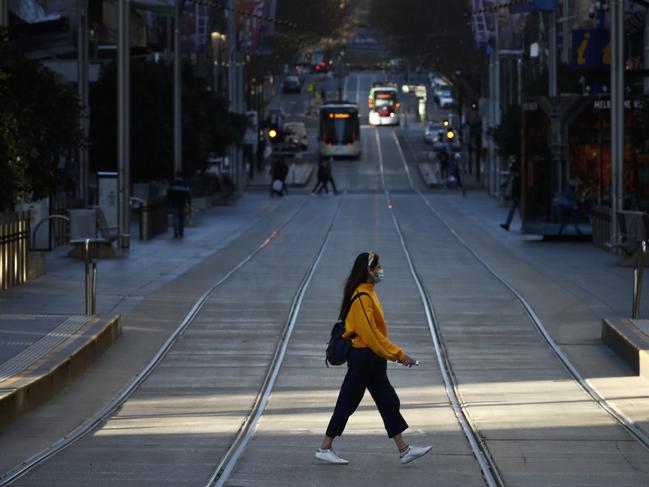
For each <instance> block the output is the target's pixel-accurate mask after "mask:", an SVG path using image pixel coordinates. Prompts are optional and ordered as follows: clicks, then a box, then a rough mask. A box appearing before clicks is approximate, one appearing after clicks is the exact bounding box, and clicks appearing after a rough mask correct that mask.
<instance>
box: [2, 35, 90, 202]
mask: <svg viewBox="0 0 649 487" xmlns="http://www.w3.org/2000/svg"><path fill="white" fill-rule="evenodd" d="M80 112H81V107H80V104H79V100H78V97H77V95H76V93H75V91H74V90H73V89H72V88H71V87H70V86H68V85H67V84H66V83H65V82H63V81H61V80H60V79H59V78H58V77H57V76H56V75H55V74H54V73H53V72H51V71H50V70H48V69H47V68H45V67H44V66H43V65H41V64H40V63H38V62H37V61H32V60H30V59H27V58H26V57H25V56H24V55H23V54H22V53H21V52H20V51H18V50H17V49H15V48H13V47H12V46H11V45H10V44H9V43H8V42H7V41H6V35H4V34H3V33H1V32H0V181H2V191H1V192H0V210H11V209H13V206H14V204H15V203H16V201H17V199H18V198H26V197H29V196H31V197H33V198H34V199H39V198H42V197H44V196H47V195H48V194H50V193H52V192H54V191H55V190H56V189H57V186H58V184H59V182H60V174H59V171H58V166H59V158H60V157H61V156H65V155H71V154H72V153H73V151H74V150H76V149H78V148H79V147H81V145H82V143H83V137H82V133H81V130H80V126H79V115H80Z"/></svg>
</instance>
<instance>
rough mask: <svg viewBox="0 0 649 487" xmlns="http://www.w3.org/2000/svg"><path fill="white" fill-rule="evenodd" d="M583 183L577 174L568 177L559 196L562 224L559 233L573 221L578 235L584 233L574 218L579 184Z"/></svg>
mask: <svg viewBox="0 0 649 487" xmlns="http://www.w3.org/2000/svg"><path fill="white" fill-rule="evenodd" d="M580 183H581V178H580V177H579V176H576V177H574V178H570V177H568V180H567V181H566V185H565V187H564V188H563V191H562V193H561V198H559V210H561V224H560V225H559V235H561V234H562V233H563V229H564V228H565V226H566V225H569V224H570V223H572V224H573V225H574V227H575V231H576V232H577V235H582V233H581V230H580V229H579V225H578V224H577V219H576V218H575V219H573V211H574V210H575V208H576V207H577V186H578V185H579V184H580Z"/></svg>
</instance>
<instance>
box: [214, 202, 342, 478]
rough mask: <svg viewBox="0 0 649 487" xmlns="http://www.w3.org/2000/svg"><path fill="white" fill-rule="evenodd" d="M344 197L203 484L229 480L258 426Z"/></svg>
mask: <svg viewBox="0 0 649 487" xmlns="http://www.w3.org/2000/svg"><path fill="white" fill-rule="evenodd" d="M343 200H344V195H343V196H342V197H341V198H340V200H339V201H338V206H337V208H336V211H335V213H334V215H333V217H332V219H331V222H330V223H329V226H328V228H327V232H326V234H325V237H324V239H323V241H322V244H321V245H320V248H319V249H318V252H317V254H316V256H315V258H314V260H313V263H312V265H311V267H310V269H309V270H308V272H307V273H306V275H305V276H304V279H303V280H302V282H301V283H300V285H299V286H298V290H297V292H296V293H295V296H294V298H293V302H292V303H291V307H290V310H289V314H288V318H287V320H286V324H285V326H284V329H283V330H282V334H281V337H280V340H279V342H278V345H277V348H276V349H275V353H274V355H273V359H272V360H271V363H270V365H269V367H268V372H267V374H266V376H265V377H264V381H263V383H262V386H261V388H260V391H259V394H258V396H257V398H256V400H255V404H254V405H253V407H252V409H251V411H250V414H249V415H248V419H247V420H246V421H245V422H244V424H243V425H242V428H241V429H240V430H239V432H238V434H237V437H236V438H235V440H234V441H233V442H232V445H231V446H230V448H229V449H228V451H227V453H226V454H225V456H224V457H223V458H222V459H221V461H220V462H219V464H218V465H217V467H216V469H215V470H214V472H213V473H212V474H211V475H210V478H209V479H208V481H207V483H206V484H205V487H212V486H216V487H222V486H224V485H225V482H227V481H228V479H229V476H230V474H231V473H232V471H233V469H234V467H235V466H236V463H237V461H238V460H239V458H240V456H241V455H242V453H243V451H244V449H245V448H246V445H247V444H248V442H249V441H250V438H251V437H252V436H253V435H254V433H255V429H256V427H257V424H258V422H259V419H260V418H261V416H262V415H263V413H264V410H265V409H266V406H267V404H268V400H269V398H270V395H271V393H272V391H273V387H274V385H275V381H276V380H277V376H278V374H279V371H280V368H281V367H282V363H283V361H284V356H285V355H286V349H287V347H288V343H289V340H290V338H291V335H292V334H293V330H294V328H295V323H296V321H297V318H298V315H299V313H300V309H301V307H302V301H303V300H304V295H305V294H306V291H307V289H308V287H309V284H310V283H311V280H312V278H313V275H314V273H315V271H316V269H317V267H318V264H319V263H320V260H321V259H322V255H323V254H324V251H325V248H326V246H327V243H328V242H329V239H330V237H331V233H332V229H333V227H334V224H335V222H336V219H337V217H338V214H339V213H340V209H341V208H342V202H343Z"/></svg>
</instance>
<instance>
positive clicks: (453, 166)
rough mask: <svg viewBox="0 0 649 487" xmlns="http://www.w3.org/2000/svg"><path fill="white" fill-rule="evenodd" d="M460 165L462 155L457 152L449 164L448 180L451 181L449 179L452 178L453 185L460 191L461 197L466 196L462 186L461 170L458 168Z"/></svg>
mask: <svg viewBox="0 0 649 487" xmlns="http://www.w3.org/2000/svg"><path fill="white" fill-rule="evenodd" d="M461 163H462V154H460V153H459V152H458V153H457V154H455V156H454V157H453V159H452V160H451V162H450V163H449V167H448V180H449V181H451V178H453V185H454V186H457V187H458V188H460V189H461V190H462V196H466V189H464V184H462V168H461V167H460V166H461Z"/></svg>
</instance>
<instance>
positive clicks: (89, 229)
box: [68, 207, 119, 258]
mask: <svg viewBox="0 0 649 487" xmlns="http://www.w3.org/2000/svg"><path fill="white" fill-rule="evenodd" d="M118 238H119V231H118V230H117V229H111V228H109V227H108V223H107V222H106V216H105V215H104V212H103V211H102V209H101V208H99V207H94V208H84V209H75V210H70V240H69V241H68V243H69V244H70V245H72V247H73V248H72V249H71V250H70V252H69V255H70V256H71V257H80V256H81V253H82V248H83V246H84V245H85V242H86V240H90V243H91V249H92V253H93V254H94V255H93V258H97V257H113V256H114V252H113V251H112V250H113V242H115V241H116V240H117V239H118Z"/></svg>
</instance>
